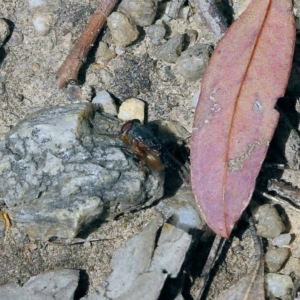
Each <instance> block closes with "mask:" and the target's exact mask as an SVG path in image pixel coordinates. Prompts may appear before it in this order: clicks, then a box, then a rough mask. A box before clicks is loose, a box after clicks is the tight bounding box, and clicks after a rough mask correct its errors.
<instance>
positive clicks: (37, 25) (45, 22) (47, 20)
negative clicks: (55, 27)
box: [32, 13, 52, 36]
mask: <svg viewBox="0 0 300 300" xmlns="http://www.w3.org/2000/svg"><path fill="white" fill-rule="evenodd" d="M51 21H52V17H51V15H50V14H45V13H37V14H35V15H34V16H33V19H32V24H33V26H34V29H35V30H36V32H37V33H38V34H40V35H42V36H46V35H47V34H48V33H49V31H50V27H51Z"/></svg>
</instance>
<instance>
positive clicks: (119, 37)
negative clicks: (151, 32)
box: [107, 12, 139, 47]
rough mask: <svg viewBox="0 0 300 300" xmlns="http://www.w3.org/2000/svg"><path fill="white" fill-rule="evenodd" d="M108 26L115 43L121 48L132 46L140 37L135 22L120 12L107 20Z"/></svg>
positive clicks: (114, 13)
mask: <svg viewBox="0 0 300 300" xmlns="http://www.w3.org/2000/svg"><path fill="white" fill-rule="evenodd" d="M107 26H108V27H109V29H110V33H111V36H112V39H113V41H114V43H115V44H116V45H118V46H121V47H125V46H127V45H129V44H131V43H132V42H133V41H134V40H136V39H137V38H138V36H139V32H138V30H137V27H136V25H135V23H134V21H133V20H131V19H130V17H128V16H126V15H124V14H121V13H119V12H113V13H112V14H111V15H110V16H109V17H108V18H107Z"/></svg>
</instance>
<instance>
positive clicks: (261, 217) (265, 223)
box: [254, 204, 285, 238]
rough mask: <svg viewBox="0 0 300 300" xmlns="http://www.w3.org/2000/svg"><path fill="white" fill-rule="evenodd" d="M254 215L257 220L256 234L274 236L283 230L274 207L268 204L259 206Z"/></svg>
mask: <svg viewBox="0 0 300 300" xmlns="http://www.w3.org/2000/svg"><path fill="white" fill-rule="evenodd" d="M254 217H255V219H256V221H257V224H256V229H257V235H259V236H261V237H264V238H275V237H277V236H279V235H280V233H281V232H283V231H284V230H285V226H284V224H283V222H282V220H281V218H280V216H279V214H278V212H277V210H276V208H275V207H274V206H272V205H270V204H265V205H262V206H260V207H259V208H258V210H257V212H256V213H255V215H254Z"/></svg>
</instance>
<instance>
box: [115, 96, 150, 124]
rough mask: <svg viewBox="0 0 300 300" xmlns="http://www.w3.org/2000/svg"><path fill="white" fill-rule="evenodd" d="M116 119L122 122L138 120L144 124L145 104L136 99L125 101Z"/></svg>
mask: <svg viewBox="0 0 300 300" xmlns="http://www.w3.org/2000/svg"><path fill="white" fill-rule="evenodd" d="M118 119H119V120H121V121H124V122H125V121H129V120H133V119H138V120H140V121H141V123H142V124H144V119H145V102H144V101H142V100H140V99H136V98H130V99H127V100H125V101H124V102H123V103H122V104H121V106H120V108H119V114H118Z"/></svg>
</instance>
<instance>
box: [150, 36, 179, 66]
mask: <svg viewBox="0 0 300 300" xmlns="http://www.w3.org/2000/svg"><path fill="white" fill-rule="evenodd" d="M183 40H184V36H183V34H180V33H177V34H175V35H174V36H173V37H172V38H171V39H169V40H168V41H167V42H166V43H165V44H163V45H161V46H159V47H158V48H157V50H156V51H155V52H154V56H156V57H157V58H159V59H162V60H164V61H166V62H169V63H175V62H176V60H177V58H178V56H179V55H180V53H181V49H182V45H183Z"/></svg>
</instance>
